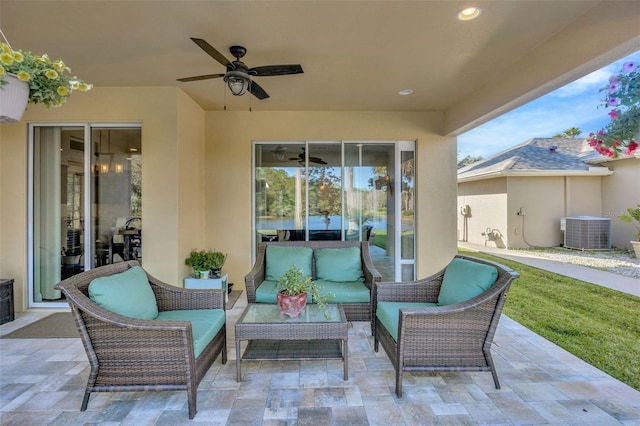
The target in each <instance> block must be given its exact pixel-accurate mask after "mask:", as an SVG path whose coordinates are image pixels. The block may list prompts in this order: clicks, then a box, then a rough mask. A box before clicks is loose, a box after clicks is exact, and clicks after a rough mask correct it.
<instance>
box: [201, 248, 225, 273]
mask: <svg viewBox="0 0 640 426" xmlns="http://www.w3.org/2000/svg"><path fill="white" fill-rule="evenodd" d="M226 260H227V255H226V254H225V253H222V252H221V251H217V250H207V251H206V252H205V253H204V263H203V266H204V268H206V269H208V270H210V271H211V275H212V276H213V277H214V278H220V271H221V270H222V267H223V266H224V262H225V261H226Z"/></svg>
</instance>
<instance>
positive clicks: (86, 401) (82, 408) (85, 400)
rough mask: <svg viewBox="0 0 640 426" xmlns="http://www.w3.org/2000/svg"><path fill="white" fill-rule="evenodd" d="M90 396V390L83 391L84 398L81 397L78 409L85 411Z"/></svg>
mask: <svg viewBox="0 0 640 426" xmlns="http://www.w3.org/2000/svg"><path fill="white" fill-rule="evenodd" d="M90 396H91V392H90V391H85V392H84V398H82V405H81V406H80V411H86V410H87V405H89V397H90Z"/></svg>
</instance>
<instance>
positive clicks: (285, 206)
mask: <svg viewBox="0 0 640 426" xmlns="http://www.w3.org/2000/svg"><path fill="white" fill-rule="evenodd" d="M414 149H415V148H414V143H413V142H351V141H300V142H284V141H282V142H255V143H254V166H255V167H254V175H255V180H254V191H253V194H254V203H253V205H254V211H253V213H254V230H255V233H254V235H255V238H254V248H255V244H257V243H259V242H261V241H296V240H303V241H310V240H355V241H369V243H370V248H371V253H372V257H373V260H374V263H375V264H376V268H377V269H378V270H379V271H380V273H381V274H382V275H383V279H384V280H391V281H393V280H411V279H413V277H414V276H415V257H414V247H413V244H414V241H413V229H414V216H413V182H414V179H413V173H414V168H413V158H414ZM398 183H399V184H398ZM254 253H255V250H254Z"/></svg>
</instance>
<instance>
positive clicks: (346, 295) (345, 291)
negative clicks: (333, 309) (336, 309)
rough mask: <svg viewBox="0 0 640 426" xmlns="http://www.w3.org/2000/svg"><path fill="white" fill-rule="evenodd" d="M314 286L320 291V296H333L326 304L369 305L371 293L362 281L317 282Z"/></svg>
mask: <svg viewBox="0 0 640 426" xmlns="http://www.w3.org/2000/svg"><path fill="white" fill-rule="evenodd" d="M316 284H317V285H318V286H320V287H322V289H321V290H320V295H321V296H323V295H333V296H334V297H330V298H329V299H328V300H327V303H369V302H370V301H371V292H370V291H369V288H367V286H366V285H364V283H363V282H362V281H349V282H341V283H336V282H333V281H324V280H317V281H316Z"/></svg>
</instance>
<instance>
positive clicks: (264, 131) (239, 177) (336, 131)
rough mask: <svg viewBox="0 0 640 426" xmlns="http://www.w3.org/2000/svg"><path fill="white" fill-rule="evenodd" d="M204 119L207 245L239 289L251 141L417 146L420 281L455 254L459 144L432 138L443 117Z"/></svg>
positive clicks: (244, 115) (223, 115) (246, 248)
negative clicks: (222, 256)
mask: <svg viewBox="0 0 640 426" xmlns="http://www.w3.org/2000/svg"><path fill="white" fill-rule="evenodd" d="M206 117H207V119H206V123H207V124H206V126H207V127H206V138H207V147H206V154H205V155H206V188H207V208H206V211H207V217H206V221H207V237H206V242H207V244H209V245H211V246H215V247H216V248H218V249H220V250H222V251H224V252H226V253H228V255H229V256H228V260H227V264H226V265H225V271H227V272H228V274H229V280H230V281H231V282H234V283H235V284H236V286H238V285H243V277H244V275H245V274H246V273H247V272H248V271H249V269H250V268H251V240H252V234H251V187H252V185H251V146H252V144H251V143H252V141H255V140H261V141H265V140H310V141H320V140H416V141H417V142H416V145H417V146H416V188H418V190H417V195H416V212H417V215H416V221H417V225H416V227H417V231H416V232H417V236H416V241H417V254H416V256H417V263H418V266H417V268H418V276H426V275H428V274H430V273H433V272H435V271H436V270H438V269H439V268H441V267H442V266H443V265H445V264H446V263H447V262H449V261H450V260H451V257H452V256H453V255H454V254H455V252H456V242H455V227H456V223H455V221H456V216H455V212H456V210H455V209H456V204H455V202H456V201H455V193H456V168H455V162H456V144H455V139H453V138H447V137H442V136H438V135H437V133H439V131H440V129H441V115H440V114H438V113H395V112H345V111H341V112H340V111H339V112H259V111H253V112H248V111H242V112H238V111H220V112H207V113H206ZM234 288H236V287H234Z"/></svg>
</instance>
